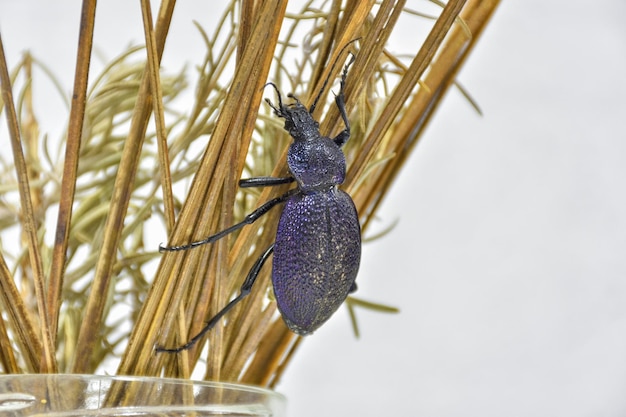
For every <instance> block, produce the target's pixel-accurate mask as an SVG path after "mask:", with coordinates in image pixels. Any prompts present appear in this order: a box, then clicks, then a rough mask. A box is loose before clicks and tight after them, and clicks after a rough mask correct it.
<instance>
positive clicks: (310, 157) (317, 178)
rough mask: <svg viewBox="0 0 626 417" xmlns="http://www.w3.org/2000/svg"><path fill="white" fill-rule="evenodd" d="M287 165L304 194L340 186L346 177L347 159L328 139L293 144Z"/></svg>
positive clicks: (322, 137) (321, 137) (320, 138)
mask: <svg viewBox="0 0 626 417" xmlns="http://www.w3.org/2000/svg"><path fill="white" fill-rule="evenodd" d="M287 164H288V165H289V170H290V171H291V174H292V175H293V176H294V178H295V179H296V181H298V184H299V186H300V188H301V189H302V190H303V191H305V192H306V191H316V190H323V189H328V188H331V187H334V186H337V185H339V184H341V183H343V181H344V179H345V177H346V159H345V157H344V155H343V152H342V151H341V149H340V148H339V146H337V144H335V142H333V141H332V140H331V139H329V138H327V137H324V136H319V133H318V137H317V138H316V139H311V140H300V141H295V142H294V143H292V144H291V146H290V147H289V153H288V154H287Z"/></svg>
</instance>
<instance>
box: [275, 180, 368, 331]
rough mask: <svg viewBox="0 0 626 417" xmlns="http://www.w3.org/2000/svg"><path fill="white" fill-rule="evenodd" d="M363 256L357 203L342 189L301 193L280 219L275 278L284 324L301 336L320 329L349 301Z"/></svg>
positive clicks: (295, 197) (276, 245) (292, 200)
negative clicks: (349, 294)
mask: <svg viewBox="0 0 626 417" xmlns="http://www.w3.org/2000/svg"><path fill="white" fill-rule="evenodd" d="M360 260H361V228H360V225H359V221H358V217H357V214H356V209H355V207H354V203H353V202H352V199H351V198H350V196H349V195H348V194H346V193H345V192H343V191H341V190H338V189H331V190H329V191H327V192H317V193H313V194H296V195H294V196H292V197H290V199H289V200H288V201H287V203H286V205H285V209H284V210H283V213H282V216H281V218H280V221H279V224H278V230H277V233H276V244H275V247H274V261H273V271H272V282H273V286H274V293H275V295H276V302H277V304H278V309H279V310H280V312H281V314H282V316H283V318H284V320H285V323H286V324H287V326H289V328H290V329H291V330H292V331H294V332H296V333H298V334H301V335H306V334H309V333H312V332H313V331H315V330H316V329H317V328H318V327H320V326H321V325H322V324H323V323H324V322H326V321H327V320H328V319H329V318H330V316H331V315H332V314H333V313H334V312H335V311H336V310H337V309H338V308H339V306H340V305H341V304H342V303H343V302H344V300H345V299H346V297H347V296H348V293H349V292H350V289H351V288H352V286H353V284H354V281H355V279H356V275H357V272H358V269H359V263H360Z"/></svg>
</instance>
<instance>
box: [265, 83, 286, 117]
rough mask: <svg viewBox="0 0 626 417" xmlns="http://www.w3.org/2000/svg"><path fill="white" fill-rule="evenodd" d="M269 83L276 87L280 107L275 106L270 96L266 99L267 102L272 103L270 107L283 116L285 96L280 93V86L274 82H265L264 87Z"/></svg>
mask: <svg viewBox="0 0 626 417" xmlns="http://www.w3.org/2000/svg"><path fill="white" fill-rule="evenodd" d="M268 85H271V86H272V88H274V91H276V97H278V107H276V106H274V104H273V103H272V102H271V101H270V99H269V98H266V99H265V101H266V102H267V104H269V105H270V107H271V108H272V109H274V113H276V115H277V116H282V114H283V111H282V110H283V98H282V96H281V95H280V90H279V89H278V87H276V84H274V83H273V82H269V83H267V84H265V85H264V86H263V87H262V89H265V87H267V86H268Z"/></svg>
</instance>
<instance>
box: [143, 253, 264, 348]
mask: <svg viewBox="0 0 626 417" xmlns="http://www.w3.org/2000/svg"><path fill="white" fill-rule="evenodd" d="M273 251H274V244H273V243H272V245H271V246H270V247H269V248H267V249H266V250H265V252H263V253H262V254H261V256H259V258H258V259H257V260H256V262H255V263H254V265H252V268H250V272H248V276H247V277H246V280H245V281H244V282H243V284H242V285H241V288H240V289H239V295H237V297H235V298H233V300H232V301H231V302H230V303H228V304H226V307H224V308H223V309H221V310H220V311H219V312H218V313H217V314H216V315H215V316H213V318H211V320H209V321H208V322H207V324H206V325H205V326H204V327H203V328H202V330H200V332H199V333H198V334H197V335H195V336H194V337H193V338H192V339H191V340H190V341H188V342H187V343H185V344H184V345H182V346H179V347H176V348H171V349H168V348H164V347H161V346H157V347H156V348H155V350H156V351H157V352H169V353H178V352H181V351H183V350H187V349H189V348H190V347H192V346H193V345H195V344H196V343H197V342H198V341H199V340H200V339H201V338H202V336H204V335H205V334H206V333H207V332H208V331H209V330H211V329H212V328H213V327H214V326H215V325H216V324H217V322H218V321H219V320H220V319H221V318H222V317H224V315H225V314H226V313H228V312H229V311H230V310H231V309H232V308H233V307H234V306H235V305H237V304H238V303H239V302H240V301H241V300H243V299H244V298H246V297H247V296H248V294H250V291H251V290H252V286H253V285H254V282H255V281H256V279H257V277H258V276H259V272H260V271H261V268H262V267H263V264H265V261H267V258H269V256H270V255H271V254H272V252H273Z"/></svg>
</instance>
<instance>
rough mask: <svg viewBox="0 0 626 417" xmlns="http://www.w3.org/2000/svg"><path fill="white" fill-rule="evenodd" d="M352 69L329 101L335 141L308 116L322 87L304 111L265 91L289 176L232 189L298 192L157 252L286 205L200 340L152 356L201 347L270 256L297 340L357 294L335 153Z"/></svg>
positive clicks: (353, 214)
mask: <svg viewBox="0 0 626 417" xmlns="http://www.w3.org/2000/svg"><path fill="white" fill-rule="evenodd" d="M346 46H347V45H346ZM344 49H345V47H344ZM353 62H354V55H352V54H351V55H350V60H349V61H348V63H347V64H346V65H345V67H344V68H343V71H342V73H341V84H340V90H339V94H337V95H336V96H335V104H336V105H337V108H338V109H339V112H340V114H341V118H342V119H343V122H344V125H345V129H344V130H343V131H342V132H341V133H339V134H338V135H337V136H335V137H334V138H329V137H326V136H322V135H321V134H320V131H319V123H318V122H317V121H316V120H314V119H313V116H312V113H313V110H315V106H316V105H317V101H318V100H319V99H320V97H321V95H322V93H323V91H324V89H325V87H326V84H327V82H328V80H326V81H325V82H324V85H323V86H322V88H321V89H320V92H319V94H318V95H317V97H316V99H315V101H314V102H313V104H312V105H311V107H310V108H309V109H307V108H306V107H305V106H304V105H303V104H302V103H300V101H299V100H298V99H297V98H296V97H295V96H294V95H293V94H288V95H287V97H289V98H291V99H292V100H293V103H290V104H287V105H284V104H283V101H282V98H281V94H280V91H279V90H278V88H277V87H276V85H275V84H273V83H268V84H266V86H268V85H270V86H272V87H273V88H274V90H275V91H276V95H277V97H278V106H275V105H274V104H273V103H272V102H271V101H270V100H269V99H266V100H265V101H266V102H267V103H268V104H269V106H270V107H271V108H272V109H273V110H274V113H275V114H276V115H277V116H278V117H281V118H283V119H285V130H287V131H288V132H289V134H290V135H291V137H292V138H293V143H292V144H291V146H290V147H289V151H288V154H287V164H288V166H289V171H290V173H291V176H290V177H285V178H275V177H259V178H249V179H242V180H240V181H239V186H240V187H267V186H274V185H280V184H287V183H291V182H293V181H296V183H297V187H296V188H294V189H291V190H290V191H288V192H286V193H285V194H283V195H281V196H280V197H277V198H274V199H272V200H270V201H268V202H266V203H265V204H263V205H262V206H260V207H259V208H257V209H256V210H254V211H253V212H252V213H250V214H248V215H247V216H246V217H245V219H244V220H243V221H242V222H240V223H237V224H235V225H233V226H231V227H229V228H227V229H225V230H223V231H221V232H219V233H216V234H214V235H212V236H209V237H207V238H206V239H203V240H201V241H198V242H193V243H190V244H188V245H182V246H169V247H160V248H159V250H160V251H162V252H163V251H180V250H186V249H191V248H194V247H196V246H200V245H204V244H206V243H211V242H215V241H216V240H218V239H221V238H222V237H224V236H226V235H228V234H229V233H232V232H234V231H235V230H238V229H240V228H242V227H243V226H245V225H247V224H251V223H253V222H254V221H255V220H257V219H258V218H259V217H261V216H263V215H264V214H265V213H267V212H268V211H269V210H270V209H271V208H272V207H274V206H276V205H278V204H281V203H285V206H284V208H283V212H282V214H281V216H280V220H279V223H278V229H277V231H276V241H275V242H274V244H272V245H271V246H270V247H269V248H267V250H265V252H263V254H262V255H261V256H260V257H259V258H258V259H257V261H256V262H255V263H254V265H253V266H252V269H251V270H250V272H249V273H248V276H247V277H246V279H245V281H244V283H243V285H242V286H241V289H240V292H239V295H237V297H235V298H234V299H233V300H232V301H231V302H230V303H228V304H227V305H226V307H224V308H223V309H222V310H221V311H220V312H219V313H217V314H216V315H215V317H213V318H212V319H211V320H209V321H208V322H207V324H206V326H205V327H204V328H203V329H202V330H201V331H200V333H198V334H197V335H196V336H194V337H193V338H192V339H191V340H190V341H189V342H187V343H185V344H184V345H182V346H179V347H177V348H171V349H168V348H164V347H157V348H156V350H157V351H158V352H173V353H176V352H180V351H183V350H185V349H189V348H190V347H191V346H193V345H194V344H195V343H196V342H197V341H198V340H200V339H201V338H202V336H203V335H204V334H205V333H206V332H208V331H209V330H210V329H211V328H212V327H213V326H215V324H216V323H217V322H218V320H220V319H221V318H222V317H223V316H224V315H225V314H226V313H227V312H228V311H229V310H230V309H231V308H233V307H234V306H235V305H236V304H237V303H238V302H240V301H241V300H243V299H244V298H245V297H246V296H247V295H248V294H249V293H250V291H251V289H252V285H253V284H254V281H255V280H256V278H257V276H258V274H259V271H260V270H261V267H262V266H263V264H264V263H265V261H267V259H268V258H269V256H270V255H271V254H272V252H273V253H274V259H273V265H272V268H273V269H272V285H273V287H274V294H275V297H276V303H277V305H278V309H279V311H280V313H281V315H282V317H283V319H284V321H285V323H286V324H287V326H288V327H289V328H290V329H291V330H292V331H293V332H295V333H297V334H299V335H307V334H310V333H312V332H313V331H315V330H316V329H317V328H319V327H320V326H321V325H322V324H324V323H325V322H326V321H327V320H328V319H329V318H330V316H331V315H332V314H333V313H334V312H335V311H336V310H337V309H338V308H339V306H341V304H342V303H343V302H344V301H345V299H346V298H347V297H348V294H349V293H351V292H353V291H355V290H356V284H355V279H356V275H357V272H358V269H359V263H360V260H361V226H360V224H359V219H358V216H357V211H356V208H355V206H354V203H353V201H352V198H350V196H349V195H348V194H347V193H345V192H344V191H342V190H340V189H338V188H337V187H338V186H339V185H341V184H342V183H343V181H344V179H345V174H346V161H345V156H344V154H343V152H342V151H341V147H342V146H343V145H344V144H345V143H346V141H347V140H348V138H350V123H349V121H348V116H347V113H346V109H345V102H344V100H345V99H344V86H345V81H346V76H347V74H348V68H349V67H350V65H352V63H353ZM334 65H335V64H333V66H334Z"/></svg>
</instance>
